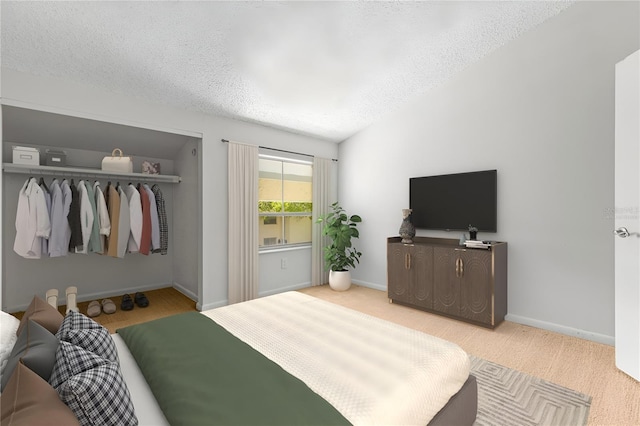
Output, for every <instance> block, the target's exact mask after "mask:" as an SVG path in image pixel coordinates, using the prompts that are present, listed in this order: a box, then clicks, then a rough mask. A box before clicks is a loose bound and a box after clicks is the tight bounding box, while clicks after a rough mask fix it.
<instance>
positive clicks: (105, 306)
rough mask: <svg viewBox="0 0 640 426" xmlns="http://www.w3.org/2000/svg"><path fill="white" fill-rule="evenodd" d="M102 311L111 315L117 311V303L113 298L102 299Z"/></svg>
mask: <svg viewBox="0 0 640 426" xmlns="http://www.w3.org/2000/svg"><path fill="white" fill-rule="evenodd" d="M102 311H103V312H104V313H105V314H109V315H111V314H113V313H115V312H116V304H115V303H113V300H111V299H102Z"/></svg>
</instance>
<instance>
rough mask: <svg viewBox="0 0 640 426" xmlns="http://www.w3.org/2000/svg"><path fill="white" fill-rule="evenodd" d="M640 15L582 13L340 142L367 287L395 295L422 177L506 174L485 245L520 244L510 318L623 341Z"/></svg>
mask: <svg viewBox="0 0 640 426" xmlns="http://www.w3.org/2000/svg"><path fill="white" fill-rule="evenodd" d="M639 16H640V10H639V3H638V2H584V3H578V4H575V5H573V6H571V7H570V8H568V9H567V10H566V11H565V12H563V13H562V14H560V15H558V16H557V17H555V18H553V19H551V20H549V21H547V22H546V23H543V24H542V25H540V26H539V27H537V28H536V29H534V30H532V31H531V32H529V33H527V34H525V35H524V36H522V37H521V38H519V39H517V40H515V41H513V42H512V43H510V44H509V45H507V46H505V47H503V48H501V49H499V50H497V51H496V52H494V53H492V54H491V55H489V56H488V57H486V58H484V59H483V60H481V61H480V62H478V63H476V64H474V65H472V66H470V67H468V68H467V69H466V70H465V71H463V72H461V73H460V74H459V75H457V76H456V77H455V78H454V79H453V80H452V81H450V82H448V83H446V84H445V85H443V86H441V87H439V88H437V89H435V90H432V91H431V92H429V93H427V94H425V95H423V96H420V97H419V98H418V99H416V100H415V101H414V102H413V103H411V104H410V105H408V106H406V107H405V108H403V109H401V110H400V111H397V112H395V113H392V114H390V115H389V116H388V117H386V118H385V119H383V120H380V121H379V122H377V123H375V124H374V125H372V126H370V127H369V128H367V129H365V130H364V131H362V132H360V133H359V134H357V135H355V136H353V137H351V138H350V139H348V140H347V141H345V142H343V143H341V144H340V149H339V152H340V163H339V188H340V200H341V202H342V204H343V205H344V207H345V208H346V209H347V210H348V211H349V213H351V214H353V213H357V214H360V215H361V216H362V217H363V220H364V222H363V223H362V226H361V234H360V235H361V238H360V241H359V242H358V247H359V248H360V249H361V251H362V252H363V253H364V254H363V257H362V259H361V264H360V266H359V267H358V268H357V269H356V270H355V271H354V272H353V279H354V282H358V283H360V284H364V285H367V286H371V287H374V288H379V289H386V246H385V238H386V237H389V236H393V235H397V234H398V229H399V227H400V223H401V221H402V215H401V209H402V208H406V207H408V204H409V177H413V176H426V175H433V174H443V173H455V172H465V171H474V170H483V169H497V170H498V233H496V234H485V235H482V234H480V237H481V238H482V237H484V238H491V239H496V240H502V241H507V242H508V243H509V278H508V312H509V315H508V319H509V320H512V321H516V322H521V323H525V324H529V325H535V326H539V327H542V328H546V329H551V330H556V331H560V332H563V333H567V334H572V335H578V336H582V337H586V338H589V339H592V340H596V341H601V342H606V343H609V344H612V343H613V335H614V323H613V318H614V316H613V311H614V299H613V289H614V287H613V284H614V281H613V274H614V272H613V234H612V230H613V220H612V217H610V215H608V214H607V212H608V211H610V210H609V209H611V208H612V207H613V171H614V159H613V153H614V103H613V102H614V65H615V63H616V62H618V61H620V60H621V59H623V58H624V57H626V56H627V55H629V54H630V53H631V52H633V51H635V50H637V49H638V47H639V45H640V31H639V19H638V18H639ZM381 170H386V171H387V172H385V173H380V171H381ZM459 234H460V233H455V234H454V233H451V234H448V233H446V232H436V231H424V230H419V231H418V235H430V236H440V237H450V238H458V237H459Z"/></svg>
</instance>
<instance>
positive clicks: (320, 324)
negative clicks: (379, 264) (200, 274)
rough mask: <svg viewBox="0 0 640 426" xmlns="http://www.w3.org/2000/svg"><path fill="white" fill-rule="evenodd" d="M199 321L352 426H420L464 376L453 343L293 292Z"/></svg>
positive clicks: (462, 356) (463, 360) (463, 362)
mask: <svg viewBox="0 0 640 426" xmlns="http://www.w3.org/2000/svg"><path fill="white" fill-rule="evenodd" d="M203 314H204V315H206V316H208V317H210V318H212V319H213V320H214V321H216V322H217V323H218V324H220V325H222V326H223V327H225V328H226V329H227V330H228V331H230V332H231V333H232V334H234V335H235V336H236V337H238V338H239V339H241V340H243V341H244V342H245V343H247V344H249V345H250V346H252V347H253V348H254V349H256V350H258V351H260V352H261V353H262V354H264V355H265V356H267V357H268V358H269V359H271V360H272V361H274V362H276V363H277V364H279V365H280V366H281V367H282V368H283V369H284V370H286V371H288V372H289V373H290V374H293V375H294V376H296V377H298V378H299V379H300V380H302V381H303V382H304V383H306V385H307V386H309V388H311V389H312V390H313V391H314V392H316V393H317V394H319V395H320V396H322V397H323V398H324V399H325V400H327V401H328V402H329V403H331V405H333V406H334V407H335V408H336V409H337V410H338V411H340V413H341V414H342V415H343V416H344V417H345V418H346V419H347V420H349V421H350V422H351V423H353V424H420V425H426V424H427V423H428V422H429V421H430V420H431V419H432V418H433V416H435V415H436V414H437V412H438V411H440V409H441V408H442V407H443V406H444V405H445V404H446V403H447V401H448V400H449V398H451V396H453V395H454V394H455V393H456V392H458V390H460V388H461V387H462V385H463V384H464V382H465V381H466V379H467V377H468V376H469V369H470V365H469V358H468V356H467V354H466V353H465V352H464V351H463V350H462V349H461V348H460V347H459V346H457V345H455V344H454V343H451V342H447V341H445V340H442V339H439V338H437V337H433V336H430V335H427V334H424V333H421V332H419V331H415V330H412V329H409V328H406V327H402V326H399V325H397V324H394V323H391V322H388V321H384V320H381V319H379V318H375V317H372V316H369V315H365V314H362V313H360V312H357V311H353V310H350V309H347V308H344V307H341V306H338V305H335V304H332V303H329V302H325V301H323V300H320V299H317V298H314V297H311V296H308V295H305V294H302V293H298V292H288V293H282V294H277V295H274V296H269V297H265V298H261V299H256V300H252V301H250V302H245V303H240V304H236V305H231V306H225V307H222V308H217V309H213V310H209V311H205V312H203Z"/></svg>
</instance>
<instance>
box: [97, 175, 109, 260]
mask: <svg viewBox="0 0 640 426" xmlns="http://www.w3.org/2000/svg"><path fill="white" fill-rule="evenodd" d="M93 190H94V192H95V198H96V213H97V216H98V224H99V225H98V232H99V234H100V238H99V239H98V241H99V244H100V249H99V250H96V253H103V254H104V253H105V251H106V249H107V237H108V236H109V234H110V233H111V220H110V219H109V210H108V209H107V202H106V200H105V199H104V194H103V193H102V188H100V182H98V181H96V182H95V183H94V184H93Z"/></svg>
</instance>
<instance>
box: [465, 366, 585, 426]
mask: <svg viewBox="0 0 640 426" xmlns="http://www.w3.org/2000/svg"><path fill="white" fill-rule="evenodd" d="M470 358H471V372H472V373H473V375H474V376H476V379H477V381H478V416H477V417H476V422H475V423H474V425H476V426H488V425H492V426H497V425H499V426H528V425H558V426H569V425H571V426H574V425H575V426H578V425H586V424H587V419H588V418H589V407H590V406H591V397H590V396H589V395H585V394H582V393H579V392H576V391H573V390H571V389H567V388H565V387H562V386H560V385H556V384H555V383H551V382H548V381H546V380H542V379H540V378H538V377H533V376H529V375H528V374H525V373H522V372H520V371H516V370H512V369H510V368H507V367H504V366H502V365H499V364H495V363H493V362H491V361H487V360H485V359H482V358H477V357H474V356H470Z"/></svg>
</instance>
